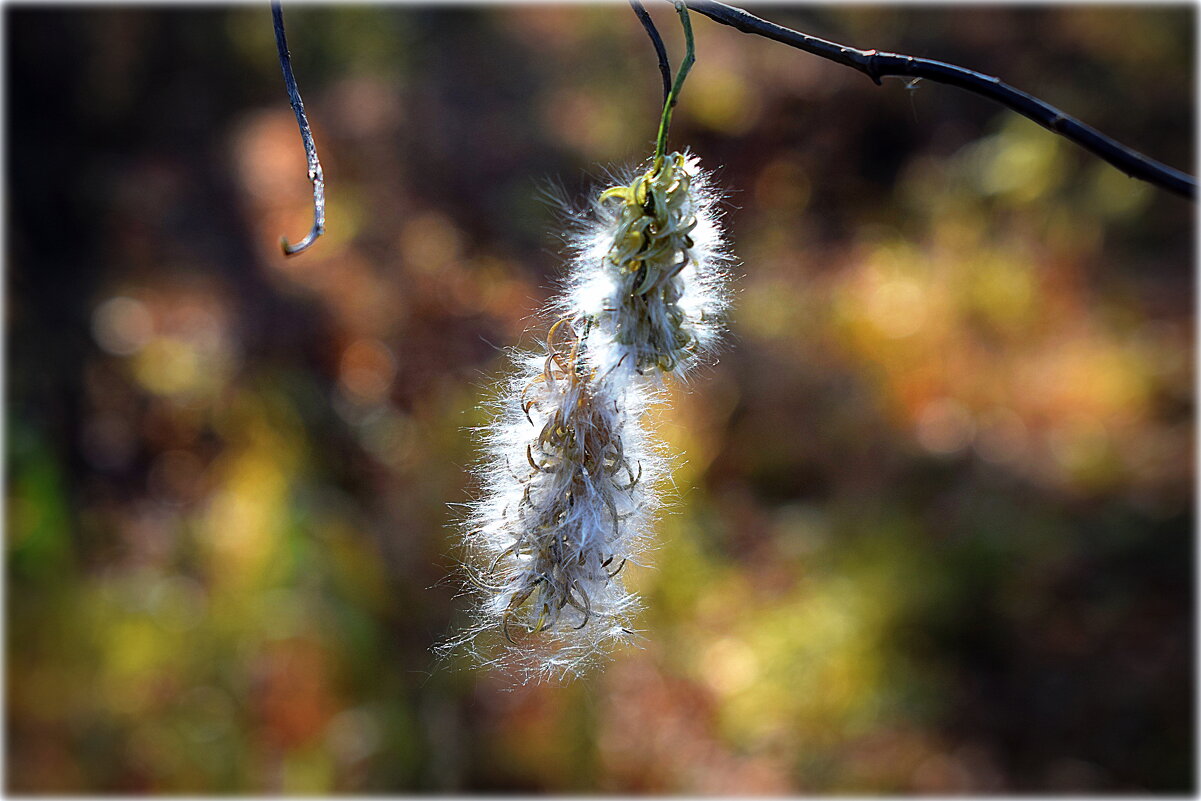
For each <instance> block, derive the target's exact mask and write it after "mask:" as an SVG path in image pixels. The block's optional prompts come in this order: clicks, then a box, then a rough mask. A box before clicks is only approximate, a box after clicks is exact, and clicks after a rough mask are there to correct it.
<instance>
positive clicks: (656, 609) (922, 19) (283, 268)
mask: <svg viewBox="0 0 1201 801" xmlns="http://www.w3.org/2000/svg"><path fill="white" fill-rule="evenodd" d="M652 11H653V13H654V14H655V16H656V17H657V18H658V19H659V22H660V24H661V26H662V29H663V31H664V32H665V36H666V38H667V41H668V45H669V48H670V49H671V50H672V52H677V51H678V50H679V37H678V36H677V31H676V27H675V23H674V21H673V15H672V14H671V11H670V9H667V8H655V9H652ZM5 13H6V26H5V28H6V35H7V37H8V41H7V46H8V53H9V62H8V63H9V81H10V83H9V90H10V91H9V136H8V148H9V172H8V196H9V198H10V217H9V223H8V228H7V233H8V244H9V252H8V263H9V284H8V290H9V304H8V337H9V345H10V347H9V372H8V376H7V379H8V386H9V404H8V409H7V418H6V419H7V427H6V428H7V439H6V441H7V457H8V485H7V510H8V511H7V520H6V523H7V531H8V537H7V587H8V595H7V625H8V643H7V645H8V649H7V655H8V662H7V668H8V672H7V676H8V686H7V697H8V720H7V726H8V728H7V734H8V737H7V743H8V753H7V758H8V773H7V775H8V789H9V790H11V791H14V792H57V793H94V792H123V793H132V792H172V793H178V792H185V793H219V792H240V793H265V792H291V793H349V792H392V793H405V792H422V791H448V790H449V791H467V792H470V791H488V790H490V791H496V790H511V791H512V790H516V791H553V792H578V791H592V792H596V791H600V792H676V793H681V792H682V793H706V794H708V793H725V794H739V793H742V794H745V793H796V792H857V793H887V792H943V793H973V792H1022V791H1040V792H1067V791H1072V792H1099V791H1127V792H1161V791H1174V792H1187V791H1189V790H1190V789H1192V788H1193V781H1194V778H1193V776H1194V773H1193V767H1192V756H1193V747H1194V740H1193V733H1192V716H1191V709H1192V706H1193V704H1192V700H1193V697H1194V685H1193V680H1192V674H1193V631H1194V619H1193V597H1194V584H1193V574H1192V569H1191V564H1192V556H1193V541H1192V488H1193V484H1194V474H1193V463H1192V452H1193V450H1192V446H1193V442H1194V423H1193V393H1192V389H1193V368H1192V363H1193V324H1194V323H1193V308H1192V299H1193V292H1194V285H1193V275H1192V271H1191V268H1192V258H1193V252H1192V247H1193V222H1194V218H1193V213H1194V209H1193V207H1192V206H1191V205H1190V204H1188V203H1187V202H1185V201H1182V200H1180V199H1178V198H1176V197H1174V196H1170V195H1167V194H1165V193H1163V192H1160V191H1158V190H1155V189H1152V188H1150V187H1148V186H1145V185H1143V184H1140V183H1138V182H1135V181H1132V180H1130V179H1127V178H1126V177H1124V176H1122V175H1121V174H1120V173H1118V172H1116V171H1115V170H1113V169H1112V168H1110V167H1108V166H1107V165H1105V164H1103V163H1100V162H1098V161H1096V160H1095V159H1093V158H1091V157H1089V156H1088V155H1086V154H1084V153H1083V152H1082V151H1080V150H1079V149H1078V148H1076V147H1075V146H1073V145H1071V144H1070V143H1067V142H1064V141H1061V140H1059V139H1057V138H1055V137H1053V136H1052V135H1050V134H1048V133H1047V132H1046V131H1044V130H1042V129H1040V128H1038V127H1037V126H1035V125H1034V124H1032V123H1030V122H1028V121H1026V120H1024V119H1020V118H1017V117H1015V116H1013V115H1012V114H1009V113H1008V112H1004V111H1002V110H999V109H998V108H996V107H994V106H992V105H990V104H988V103H987V102H986V101H984V100H982V99H980V98H976V97H974V96H971V95H968V94H966V93H963V92H960V91H958V90H954V89H950V88H945V87H939V86H935V85H932V84H929V83H919V84H917V85H906V84H905V82H902V81H895V80H889V81H886V82H885V85H884V87H883V88H877V87H875V86H873V85H872V84H871V82H870V81H867V80H865V79H864V78H863V76H861V75H858V74H856V73H853V72H851V71H849V70H846V69H845V68H841V67H838V66H836V65H833V64H829V63H827V62H823V61H820V60H817V59H813V58H811V57H809V56H806V55H805V54H802V53H799V52H796V51H793V50H790V49H788V48H784V47H782V46H779V45H776V44H773V43H770V42H766V41H763V40H759V39H755V38H753V37H748V36H744V35H742V34H739V33H738V32H736V31H734V30H732V29H730V28H724V27H721V26H718V25H715V24H713V23H711V22H709V21H708V20H705V19H702V18H700V17H697V18H696V19H695V20H694V27H695V28H696V33H697V51H698V63H697V67H696V69H695V70H694V72H693V73H692V77H691V78H690V79H689V83H688V85H687V87H686V88H685V91H684V94H683V98H682V101H681V104H680V106H679V108H678V110H677V112H676V118H675V124H674V130H673V133H672V142H673V144H675V145H677V146H685V145H687V146H689V147H691V148H693V149H694V150H695V151H696V152H697V153H698V154H699V156H700V157H701V158H702V160H703V162H704V163H706V164H708V165H709V166H711V167H716V168H718V181H719V183H720V184H721V185H722V186H724V187H727V188H728V189H729V191H730V196H729V204H728V210H727V214H726V222H727V225H728V226H729V230H730V235H731V239H732V242H733V244H734V249H735V251H736V252H737V254H738V256H739V257H740V259H741V266H740V268H739V271H740V273H741V274H742V275H741V277H740V279H739V281H738V294H737V302H736V308H735V311H734V313H733V316H732V320H731V328H732V334H733V335H732V337H731V342H732V344H731V347H730V348H729V349H728V351H727V352H726V354H725V355H723V358H722V360H721V362H720V364H718V365H716V366H715V367H714V368H712V369H711V370H708V371H705V374H704V375H702V376H700V377H699V378H697V379H696V380H695V382H693V383H692V384H691V385H690V386H688V387H681V388H677V389H676V391H674V392H673V404H672V406H671V408H670V409H663V410H661V411H659V412H657V413H656V415H655V421H654V423H655V425H656V427H657V429H658V431H659V432H660V434H661V435H662V436H663V438H665V439H666V440H667V441H668V443H669V444H670V447H671V449H672V450H673V452H675V453H678V454H680V457H679V459H678V464H677V467H676V470H675V476H674V481H675V487H674V489H673V491H672V493H673V494H672V499H671V511H670V513H669V514H667V515H666V516H665V517H664V519H663V520H662V522H661V525H660V527H659V531H658V534H657V536H658V542H659V543H660V544H659V546H658V548H657V550H656V552H655V553H654V554H653V565H652V566H648V567H642V568H637V567H631V568H630V569H629V570H628V571H627V578H628V580H629V581H630V582H631V584H632V585H633V586H635V587H636V588H637V589H638V590H639V591H640V592H641V593H642V594H643V595H644V596H645V598H646V602H647V603H646V607H647V608H646V612H645V615H644V618H643V624H644V625H643V628H644V633H645V637H644V640H643V643H642V647H641V648H638V649H630V650H628V651H624V652H622V653H620V654H619V655H618V656H617V658H616V659H615V660H614V661H613V663H612V664H611V665H609V666H608V667H607V668H606V669H605V670H604V671H601V672H599V673H597V674H596V675H594V676H591V677H589V678H588V679H585V680H582V681H579V682H576V683H574V684H571V685H567V686H529V687H514V686H513V685H512V681H511V680H510V679H509V678H508V677H506V676H504V675H503V674H500V673H497V672H493V671H486V670H476V669H472V668H471V667H470V666H469V665H468V664H467V663H466V662H465V661H464V662H459V661H455V660H450V661H447V662H437V661H435V659H434V657H433V656H432V655H431V652H430V647H431V646H432V645H433V644H434V643H436V642H437V641H439V639H441V638H442V637H444V636H446V635H447V634H448V633H450V632H451V631H453V630H454V628H455V626H457V625H458V624H459V623H460V622H461V621H462V619H463V614H464V606H463V604H464V603H465V601H464V600H463V599H457V598H455V592H456V590H455V588H456V586H457V579H455V578H454V573H455V554H456V550H455V548H456V546H455V542H456V537H457V534H456V531H455V521H456V520H457V519H458V518H457V516H458V514H459V512H458V509H459V507H458V504H460V503H461V502H462V501H463V500H465V499H466V498H468V497H469V496H470V493H471V492H472V490H473V487H472V483H471V480H470V478H469V476H468V475H467V473H466V470H465V466H466V465H468V464H469V463H470V462H471V460H472V459H473V458H474V454H475V446H474V443H473V441H472V436H471V433H470V427H471V426H474V425H478V424H479V423H480V422H482V420H483V419H484V417H483V415H484V411H483V410H482V408H481V406H480V401H481V399H482V398H484V397H485V396H486V395H487V392H488V390H487V386H488V383H489V381H490V380H491V378H492V377H495V376H497V375H498V374H499V372H500V371H501V370H503V366H504V353H503V349H504V348H505V347H507V346H509V345H511V344H513V343H516V342H518V341H523V340H524V341H529V338H530V337H534V336H537V335H538V334H539V332H538V331H537V330H528V329H531V327H532V326H533V327H534V328H536V326H535V325H534V321H533V319H532V317H531V315H532V314H533V313H534V311H535V310H536V309H537V308H538V306H539V305H540V304H541V303H542V302H543V301H544V300H545V299H546V298H547V297H548V296H549V294H550V293H551V292H552V291H553V285H554V280H555V278H556V276H558V275H559V272H558V271H559V265H560V261H561V256H560V254H561V251H562V246H561V242H560V241H559V239H558V238H557V237H558V232H560V231H561V230H562V228H563V225H564V221H563V219H562V217H561V215H559V214H558V212H556V210H555V209H554V208H553V207H552V205H551V204H547V203H546V202H545V200H544V199H543V197H542V196H543V195H544V194H545V187H546V185H547V183H548V182H549V183H556V182H557V183H559V184H560V185H561V186H562V188H563V191H564V192H565V193H566V194H567V195H569V196H577V197H580V198H582V197H583V193H585V192H587V191H590V189H591V188H593V187H595V185H596V183H597V182H603V180H604V178H603V175H604V170H605V168H606V167H607V166H608V165H631V164H634V163H636V162H638V161H640V160H641V159H642V158H644V157H645V156H646V155H647V154H648V153H649V148H650V146H651V143H652V140H653V137H654V134H655V129H656V124H657V114H658V109H657V108H656V104H657V102H658V99H657V98H658V95H659V78H658V74H657V72H656V70H655V65H654V60H653V55H652V51H651V49H650V47H649V45H648V43H647V42H646V40H645V37H644V34H643V32H642V30H641V28H640V27H639V26H638V25H637V23H636V21H635V19H634V17H633V16H632V15H631V14H629V13H628V11H627V10H626V9H625V7H624V6H621V7H618V6H552V5H546V6H543V5H539V6H524V7H517V6H513V7H504V6H500V7H489V8H470V7H441V8H438V7H428V8H427V7H417V6H404V7H396V8H390V7H385V6H349V7H314V6H304V5H300V6H296V7H294V8H289V9H288V10H287V20H288V25H289V36H290V44H291V48H292V52H293V56H294V62H295V68H296V73H297V76H298V79H299V81H300V85H301V90H302V92H303V93H304V96H305V100H306V106H307V109H308V111H309V114H310V118H311V120H312V123H313V126H314V131H315V133H316V137H317V142H318V146H319V149H320V152H321V155H322V158H323V161H324V165H325V172H326V178H327V186H328V191H329V209H328V234H327V235H326V236H325V237H323V238H322V239H321V240H320V241H319V242H318V244H317V245H316V247H315V248H313V250H312V251H310V252H308V253H306V254H304V255H303V256H300V257H297V258H294V259H287V260H286V259H284V258H283V257H282V256H281V255H280V254H279V253H278V251H277V243H278V240H279V237H280V236H281V235H286V236H288V237H289V238H290V239H292V240H296V239H299V237H300V236H301V235H302V234H303V233H304V231H306V230H307V227H308V225H309V220H310V215H311V211H310V206H309V202H310V200H309V186H308V184H307V182H306V180H305V174H304V161H303V152H302V150H301V146H300V142H299V138H298V136H297V133H296V128H295V122H294V120H293V118H292V116H291V111H290V109H289V108H288V105H287V102H286V97H285V95H284V91H283V87H282V81H281V80H280V74H279V67H278V64H277V62H276V59H275V50H274V42H273V39H272V32H271V26H270V16H269V13H268V12H267V10H266V8H262V9H254V8H249V7H245V8H233V9H223V8H207V9H192V10H164V9H157V8H153V7H144V8H133V7H131V8H124V9H121V8H87V9H83V8H78V9H69V8H52V7H47V8H32V7H24V6H11V7H9V8H8V9H6V11H5ZM764 13H765V14H766V15H767V16H769V17H772V18H774V19H778V20H779V21H780V22H782V23H785V24H790V25H793V26H795V27H798V28H801V29H803V30H806V31H809V32H812V33H814V34H817V35H824V36H827V37H829V38H832V39H835V40H839V41H846V42H848V43H851V44H855V45H857V46H862V47H878V48H881V49H888V50H895V51H900V52H910V53H914V54H917V55H923V56H928V57H932V58H938V59H942V60H946V61H951V62H955V63H960V64H963V65H965V66H969V67H972V68H974V69H979V70H981V71H984V72H989V73H993V74H999V75H1001V76H1002V77H1003V78H1005V79H1006V80H1007V81H1009V82H1011V83H1013V84H1014V85H1016V86H1018V87H1020V88H1022V89H1025V90H1027V91H1030V92H1032V93H1033V94H1036V95H1038V96H1040V97H1043V98H1045V99H1047V100H1048V101H1050V102H1052V103H1055V104H1058V105H1060V106H1061V107H1063V108H1064V109H1065V110H1067V111H1068V112H1070V113H1073V114H1075V115H1078V116H1079V117H1080V118H1082V119H1083V120H1085V121H1086V122H1089V123H1090V124H1094V125H1096V126H1098V127H1099V128H1101V129H1102V130H1105V131H1106V132H1108V133H1110V134H1111V135H1113V136H1115V137H1117V138H1118V139H1120V140H1122V141H1124V142H1127V143H1129V144H1130V145H1132V146H1134V147H1136V148H1139V149H1141V150H1144V151H1145V152H1147V153H1149V154H1151V155H1152V156H1154V157H1156V158H1158V159H1160V160H1163V161H1165V162H1167V163H1170V164H1173V165H1174V166H1177V167H1181V168H1184V169H1191V168H1192V164H1191V163H1190V159H1191V154H1192V150H1191V147H1192V145H1193V132H1194V128H1193V100H1194V84H1193V66H1194V65H1193V58H1194V55H1193V54H1194V48H1195V41H1194V25H1195V10H1194V9H1193V8H1191V7H1185V6H1175V7H1173V6H1152V7H1138V8H1135V7H1117V6H1095V7H1094V6H1070V7H1066V6H1065V7H1062V8H1055V7H1021V8H1004V7H984V8H977V7H973V8H971V9H966V8H962V9H957V8H938V9H921V8H912V7H896V6H893V7H885V8H873V7H864V6H856V7H853V8H839V7H837V6H821V7H815V8H805V7H780V8H776V9H773V10H772V11H770V12H764ZM1032 30H1036V31H1038V35H1037V36H1031V35H1030V34H1029V32H1030V31H1032Z"/></svg>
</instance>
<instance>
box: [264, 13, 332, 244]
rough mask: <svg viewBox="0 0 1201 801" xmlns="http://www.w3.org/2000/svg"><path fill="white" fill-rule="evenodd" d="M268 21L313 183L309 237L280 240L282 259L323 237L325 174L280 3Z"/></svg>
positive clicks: (281, 238) (283, 238)
mask: <svg viewBox="0 0 1201 801" xmlns="http://www.w3.org/2000/svg"><path fill="white" fill-rule="evenodd" d="M271 18H272V20H273V21H274V23H275V46H276V48H277V49H278V50H279V66H280V67H281V68H282V69H283V71H284V85H285V86H287V87H288V99H289V100H291V101H292V111H293V112H294V113H295V114H296V124H297V125H299V126H300V138H301V140H303V141H304V155H305V158H307V159H308V162H309V180H310V181H312V182H313V227H312V229H311V230H310V231H309V234H308V236H306V237H305V238H304V239H302V240H301V241H300V242H299V243H298V244H296V245H289V244H288V240H287V237H280V240H279V243H280V246H281V247H283V249H284V255H285V256H295V255H296V254H297V253H300V252H301V251H303V250H306V249H307V248H308V247H309V246H310V245H312V244H313V243H314V242H316V241H317V237H319V236H321V235H322V234H323V233H325V173H323V172H322V171H321V160H320V159H318V158H317V144H316V143H315V142H314V141H313V132H312V131H310V130H309V119H308V117H306V116H305V114H304V101H303V100H301V99H300V90H299V89H298V88H297V87H296V76H294V75H293V74H292V57H291V56H290V55H289V53H288V39H287V37H286V36H285V35H284V12H283V9H282V8H280V5H279V0H272V2H271Z"/></svg>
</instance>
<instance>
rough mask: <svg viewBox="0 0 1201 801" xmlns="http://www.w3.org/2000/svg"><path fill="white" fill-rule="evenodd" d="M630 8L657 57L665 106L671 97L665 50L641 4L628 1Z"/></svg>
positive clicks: (661, 38) (669, 73) (634, 0)
mask: <svg viewBox="0 0 1201 801" xmlns="http://www.w3.org/2000/svg"><path fill="white" fill-rule="evenodd" d="M630 8H632V9H634V13H635V14H636V15H637V16H638V21H639V22H641V23H642V27H643V28H646V35H647V36H649V37H651V44H652V45H654V46H655V55H656V56H658V57H659V74H660V75H661V76H663V104H664V105H667V101H668V99H669V97H670V95H671V66H670V65H669V64H668V63H667V48H666V47H664V46H663V37H661V36H659V31H658V29H657V28H655V21H654V20H653V19H651V15H650V14H648V13H646V9H645V8H643V6H642V3H640V2H638V0H630Z"/></svg>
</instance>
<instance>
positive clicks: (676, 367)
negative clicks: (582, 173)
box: [448, 153, 728, 680]
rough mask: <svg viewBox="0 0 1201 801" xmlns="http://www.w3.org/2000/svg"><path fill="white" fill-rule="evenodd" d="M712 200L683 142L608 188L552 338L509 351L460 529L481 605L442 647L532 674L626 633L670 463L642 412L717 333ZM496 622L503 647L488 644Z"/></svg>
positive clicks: (556, 669)
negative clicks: (507, 374) (476, 484)
mask: <svg viewBox="0 0 1201 801" xmlns="http://www.w3.org/2000/svg"><path fill="white" fill-rule="evenodd" d="M716 203H717V195H716V194H715V193H714V192H713V190H712V189H710V187H709V184H708V182H707V181H706V176H705V175H704V173H703V172H702V171H701V169H700V167H699V165H698V164H697V162H696V160H695V159H694V158H692V157H690V156H687V155H684V154H680V153H673V154H671V155H670V156H667V157H666V158H662V159H657V160H656V161H655V162H653V163H652V164H651V166H650V167H649V169H647V170H646V171H645V172H643V173H641V174H639V175H638V176H636V177H634V178H633V179H631V180H630V182H629V183H628V184H625V185H622V186H617V187H614V188H612V189H608V190H606V191H604V192H603V193H601V194H600V197H599V198H598V200H597V201H596V203H595V204H594V216H593V218H592V219H591V220H590V221H589V222H587V223H586V229H585V230H584V231H583V232H582V233H580V234H579V236H578V241H577V242H576V255H575V258H574V260H573V263H572V266H571V270H570V273H569V277H568V287H567V292H566V293H565V294H564V295H563V296H561V297H560V298H558V299H556V300H555V301H554V302H553V303H552V306H551V310H552V311H554V312H555V313H556V314H557V315H558V321H557V322H556V323H555V324H554V325H553V326H552V327H551V329H550V333H549V334H548V336H547V339H546V345H545V349H544V351H543V352H540V353H536V354H527V355H518V356H517V357H516V358H515V361H516V363H517V368H518V369H517V371H516V374H515V375H513V376H512V377H511V378H510V379H509V380H508V381H507V382H506V384H505V385H504V386H503V387H502V392H501V393H500V397H499V399H498V409H497V412H496V414H495V416H494V418H493V420H492V422H491V423H490V424H489V426H488V427H487V428H486V429H485V430H484V451H485V453H484V456H483V458H482V459H481V461H480V463H479V466H478V467H477V471H476V472H477V474H478V477H479V479H480V485H481V487H480V494H479V496H478V498H477V500H476V501H475V502H474V503H472V504H471V513H470V515H469V517H468V520H467V521H466V525H465V526H464V529H465V531H466V544H467V550H468V552H469V559H468V563H469V568H468V569H469V570H470V571H471V577H472V584H473V585H474V586H475V589H476V591H477V594H478V595H479V598H480V603H479V604H478V606H477V608H476V620H475V623H474V625H473V626H472V627H471V628H470V629H469V630H468V631H466V632H464V633H463V634H462V635H460V636H459V637H457V638H455V639H454V640H453V641H452V642H450V643H449V644H448V647H450V648H453V647H456V646H459V645H467V646H468V647H469V648H471V649H473V650H474V651H475V653H476V655H477V656H478V657H479V658H480V659H481V660H482V661H483V662H485V663H489V664H497V665H502V666H504V667H507V668H510V669H514V670H515V671H516V672H518V673H519V674H520V675H522V677H523V678H525V679H527V680H528V679H536V678H550V677H557V676H568V675H572V674H579V673H581V672H583V671H584V670H586V669H587V668H588V667H589V666H590V665H592V664H594V663H595V662H596V661H597V659H598V657H599V656H600V655H602V654H604V653H606V652H607V651H608V650H609V648H610V646H612V645H614V644H616V643H618V642H622V641H625V640H628V639H630V638H631V636H632V634H633V632H632V631H631V628H630V627H631V619H632V616H633V613H634V612H635V611H636V609H637V605H638V603H637V599H636V598H635V597H634V596H633V595H632V594H630V593H629V592H628V591H627V590H626V589H625V586H624V583H623V581H622V575H621V571H622V568H623V567H624V566H625V564H626V563H627V562H630V561H632V560H635V559H637V558H638V556H639V555H640V554H641V553H642V552H643V551H644V549H645V543H646V540H647V538H648V530H649V528H650V526H651V524H652V523H653V521H654V518H655V515H656V514H657V512H658V510H659V508H660V506H661V504H662V500H661V484H662V483H663V478H664V475H665V473H666V469H665V457H664V456H663V454H662V451H661V449H660V447H659V446H658V445H657V444H656V443H653V442H652V441H651V440H650V438H649V437H648V436H647V434H646V433H645V431H644V430H643V424H642V416H643V412H644V410H645V409H646V407H647V405H648V404H649V403H650V402H652V401H653V400H655V399H656V398H657V397H658V395H659V392H660V390H659V387H660V385H661V381H660V380H659V379H661V377H662V375H664V374H672V375H675V376H678V377H680V376H683V375H684V374H685V373H686V372H687V371H688V370H689V369H690V368H692V367H693V366H695V365H697V364H698V363H700V362H701V361H703V358H704V357H705V356H706V355H708V354H710V353H711V352H712V350H713V348H714V345H715V343H716V340H717V337H718V335H719V333H720V330H721V320H722V318H723V316H724V313H725V311H726V307H727V304H728V301H727V298H726V284H727V277H726V267H725V265H726V263H727V261H728V259H727V257H726V255H725V251H724V246H723V243H722V239H721V234H720V231H719V229H718V226H717V216H716ZM486 632H493V640H494V645H495V646H499V648H500V651H499V652H497V651H495V650H491V651H489V652H488V653H486V654H485V653H483V651H485V650H487V647H485V646H483V644H482V640H481V638H480V635H482V634H484V633H486Z"/></svg>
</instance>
